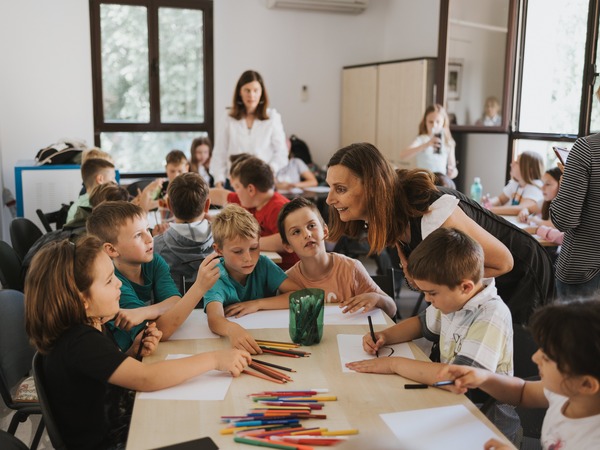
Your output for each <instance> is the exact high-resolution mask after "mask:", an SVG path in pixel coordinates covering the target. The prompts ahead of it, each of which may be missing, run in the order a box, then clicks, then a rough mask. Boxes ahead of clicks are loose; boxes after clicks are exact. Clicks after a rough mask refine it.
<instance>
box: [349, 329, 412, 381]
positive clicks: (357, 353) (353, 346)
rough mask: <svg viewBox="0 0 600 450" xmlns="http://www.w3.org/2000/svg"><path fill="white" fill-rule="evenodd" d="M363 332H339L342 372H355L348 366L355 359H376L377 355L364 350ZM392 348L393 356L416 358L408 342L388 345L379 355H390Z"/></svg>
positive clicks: (381, 356)
mask: <svg viewBox="0 0 600 450" xmlns="http://www.w3.org/2000/svg"><path fill="white" fill-rule="evenodd" d="M365 328H366V330H365V333H366V332H367V331H368V327H365ZM362 338H363V335H362V334H338V335H337V341H338V349H339V352H340V360H341V363H342V372H354V371H353V370H350V369H348V368H347V367H346V363H349V362H353V361H362V360H364V359H374V358H376V356H375V355H369V354H368V353H367V352H365V351H364V349H363V345H362ZM390 348H393V349H394V354H393V356H403V357H404V358H410V359H415V355H414V354H413V352H412V350H411V349H410V347H409V346H408V343H407V342H403V343H401V344H394V345H386V346H385V347H384V348H382V349H380V350H379V357H380V358H383V357H387V356H390V355H389V353H390V352H391V350H390Z"/></svg>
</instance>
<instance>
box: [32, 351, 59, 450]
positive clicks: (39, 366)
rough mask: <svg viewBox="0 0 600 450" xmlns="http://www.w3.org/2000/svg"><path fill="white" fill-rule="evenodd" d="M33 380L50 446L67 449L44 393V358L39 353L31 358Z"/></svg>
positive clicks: (57, 449) (46, 395)
mask: <svg viewBox="0 0 600 450" xmlns="http://www.w3.org/2000/svg"><path fill="white" fill-rule="evenodd" d="M33 378H34V379H35V388H36V390H37V393H38V399H39V402H40V406H41V407H42V417H43V418H44V423H45V424H46V430H47V432H48V437H49V438H50V442H52V446H53V447H54V448H55V449H56V450H63V449H66V448H67V447H66V446H65V443H64V441H63V439H62V437H61V435H60V432H59V431H58V428H57V426H56V422H55V420H54V415H53V414H52V405H50V403H49V402H48V394H47V393H46V386H45V384H44V383H45V382H46V377H45V375H44V357H43V356H42V355H40V354H39V353H37V352H36V353H35V355H34V357H33Z"/></svg>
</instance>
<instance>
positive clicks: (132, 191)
mask: <svg viewBox="0 0 600 450" xmlns="http://www.w3.org/2000/svg"><path fill="white" fill-rule="evenodd" d="M154 180H155V178H144V179H141V180H138V181H134V182H133V183H131V184H130V185H128V186H127V192H129V195H131V196H132V197H135V196H137V195H138V189H139V190H140V191H143V190H144V188H145V187H146V186H148V185H149V184H150V183H152V182H153V181H154Z"/></svg>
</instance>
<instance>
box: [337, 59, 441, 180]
mask: <svg viewBox="0 0 600 450" xmlns="http://www.w3.org/2000/svg"><path fill="white" fill-rule="evenodd" d="M434 69H435V59H433V58H423V59H413V60H405V61H394V62H389V63H388V62H386V63H377V64H370V65H364V66H353V67H345V68H344V70H343V72H342V133H341V134H342V135H341V143H342V146H346V145H349V144H352V143H353V142H370V143H372V144H374V145H375V146H376V147H377V148H378V149H379V150H380V151H381V153H383V154H384V155H385V156H386V157H387V158H388V160H389V161H390V162H392V163H394V164H396V165H397V166H399V167H405V168H408V167H414V162H413V160H412V159H411V160H400V156H399V154H400V150H401V149H403V148H405V147H407V146H409V145H410V143H411V142H412V141H413V140H414V139H415V137H416V136H417V135H418V129H419V122H420V121H421V118H422V116H423V113H424V111H425V109H426V108H427V106H429V105H430V104H431V103H432V102H433V98H434V97H433V94H434Z"/></svg>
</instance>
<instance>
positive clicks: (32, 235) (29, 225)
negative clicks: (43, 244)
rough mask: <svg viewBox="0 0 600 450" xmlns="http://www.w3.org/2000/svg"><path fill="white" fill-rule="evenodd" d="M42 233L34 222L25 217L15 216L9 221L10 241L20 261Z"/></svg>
mask: <svg viewBox="0 0 600 450" xmlns="http://www.w3.org/2000/svg"><path fill="white" fill-rule="evenodd" d="M43 234H44V233H43V232H42V230H40V229H39V227H38V226H37V225H36V224H35V223H33V222H32V221H31V220H29V219H27V218H25V217H16V218H14V219H13V220H12V221H11V222H10V241H11V243H12V246H13V248H14V249H15V251H16V252H17V254H18V255H19V258H21V261H23V258H25V255H26V254H27V252H28V251H29V249H30V248H31V246H32V245H33V244H34V242H35V241H37V240H38V239H39V238H41V237H42V235H43Z"/></svg>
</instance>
